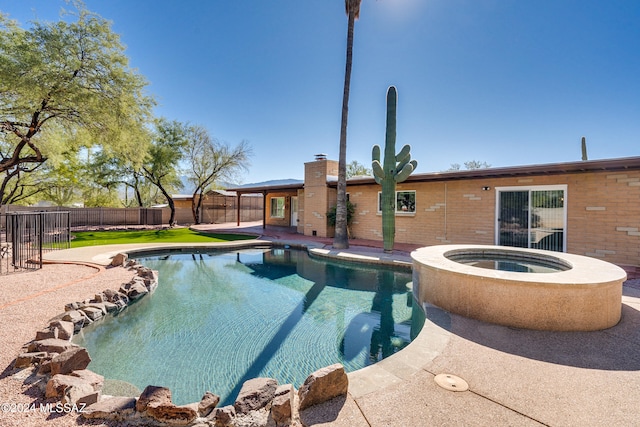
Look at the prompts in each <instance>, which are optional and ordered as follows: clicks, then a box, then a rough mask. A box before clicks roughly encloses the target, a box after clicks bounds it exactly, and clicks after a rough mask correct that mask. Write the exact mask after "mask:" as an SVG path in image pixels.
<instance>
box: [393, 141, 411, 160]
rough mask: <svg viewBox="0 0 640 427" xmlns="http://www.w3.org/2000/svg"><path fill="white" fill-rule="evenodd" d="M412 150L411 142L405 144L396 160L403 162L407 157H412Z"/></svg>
mask: <svg viewBox="0 0 640 427" xmlns="http://www.w3.org/2000/svg"><path fill="white" fill-rule="evenodd" d="M410 151H411V146H410V145H409V144H405V146H404V147H402V150H400V152H399V153H398V155H397V156H396V162H402V161H403V160H404V158H405V157H409V158H411V153H409V152H410Z"/></svg>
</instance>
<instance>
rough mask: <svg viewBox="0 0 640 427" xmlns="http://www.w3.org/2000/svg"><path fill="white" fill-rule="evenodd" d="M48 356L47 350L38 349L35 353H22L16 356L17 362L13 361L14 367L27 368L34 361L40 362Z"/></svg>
mask: <svg viewBox="0 0 640 427" xmlns="http://www.w3.org/2000/svg"><path fill="white" fill-rule="evenodd" d="M46 357H47V352H45V351H37V352H33V353H20V354H19V355H18V357H16V360H15V362H13V367H14V368H16V369H18V368H26V367H28V366H31V365H32V364H34V363H39V362H41V361H42V360H44V359H45V358H46Z"/></svg>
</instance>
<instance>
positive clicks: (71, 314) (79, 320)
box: [62, 310, 91, 332]
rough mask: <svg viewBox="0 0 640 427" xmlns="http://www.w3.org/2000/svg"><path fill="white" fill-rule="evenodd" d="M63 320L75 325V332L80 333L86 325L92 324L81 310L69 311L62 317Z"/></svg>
mask: <svg viewBox="0 0 640 427" xmlns="http://www.w3.org/2000/svg"><path fill="white" fill-rule="evenodd" d="M62 320H64V321H66V322H71V323H73V330H74V332H79V331H80V329H82V328H84V327H85V325H88V324H89V323H91V320H90V319H89V318H88V317H87V315H86V314H84V312H82V311H80V310H70V311H67V312H66V313H65V314H64V316H62Z"/></svg>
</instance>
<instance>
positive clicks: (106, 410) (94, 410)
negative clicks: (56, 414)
mask: <svg viewBox="0 0 640 427" xmlns="http://www.w3.org/2000/svg"><path fill="white" fill-rule="evenodd" d="M135 407H136V399H135V397H110V398H106V399H105V398H103V399H102V400H100V401H99V402H97V403H95V404H93V405H91V406H90V407H88V408H86V409H85V411H84V412H83V413H82V416H83V417H84V418H87V419H92V418H100V419H107V420H115V421H122V420H124V419H125V417H127V416H130V415H133V413H134V410H135Z"/></svg>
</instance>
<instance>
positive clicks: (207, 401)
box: [198, 391, 220, 417]
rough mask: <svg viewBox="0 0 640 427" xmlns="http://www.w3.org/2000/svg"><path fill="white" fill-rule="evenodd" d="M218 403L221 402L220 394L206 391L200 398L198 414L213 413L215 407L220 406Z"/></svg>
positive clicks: (203, 415) (202, 415) (204, 415)
mask: <svg viewBox="0 0 640 427" xmlns="http://www.w3.org/2000/svg"><path fill="white" fill-rule="evenodd" d="M218 403H220V396H218V395H216V394H213V393H211V392H210V391H208V392H206V393H205V394H204V396H202V399H200V403H198V415H200V416H201V417H206V416H207V415H209V414H210V413H211V411H212V410H213V408H215V407H216V406H218Z"/></svg>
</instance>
